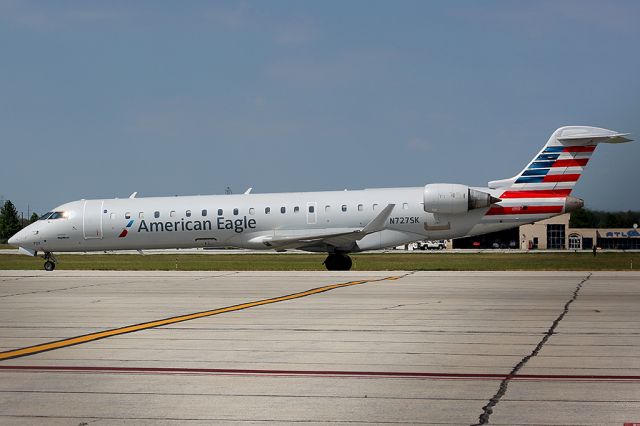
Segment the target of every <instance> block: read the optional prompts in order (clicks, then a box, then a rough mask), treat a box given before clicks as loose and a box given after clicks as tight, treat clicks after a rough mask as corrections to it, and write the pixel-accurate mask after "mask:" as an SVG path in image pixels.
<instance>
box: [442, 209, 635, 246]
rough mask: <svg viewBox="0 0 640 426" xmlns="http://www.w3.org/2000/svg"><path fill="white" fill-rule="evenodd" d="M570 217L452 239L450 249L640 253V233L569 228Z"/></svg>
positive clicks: (554, 218)
mask: <svg viewBox="0 0 640 426" xmlns="http://www.w3.org/2000/svg"><path fill="white" fill-rule="evenodd" d="M569 218H570V214H569V213H566V214H563V215H559V216H555V217H552V218H550V219H545V220H541V221H539V222H535V223H532V224H529V225H522V226H520V228H514V229H509V230H506V231H500V232H494V233H491V234H485V235H478V236H476V237H468V238H459V239H455V240H453V241H452V242H451V243H450V244H447V247H448V248H449V247H453V248H486V249H488V248H503V249H509V248H511V249H517V248H519V249H531V250H546V249H553V250H565V249H569V250H591V249H592V248H593V246H594V244H595V245H596V246H597V247H599V248H603V249H617V250H640V231H639V230H638V227H637V225H634V227H632V228H611V229H603V228H571V227H570V225H569Z"/></svg>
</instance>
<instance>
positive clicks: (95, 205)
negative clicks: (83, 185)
mask: <svg viewBox="0 0 640 426" xmlns="http://www.w3.org/2000/svg"><path fill="white" fill-rule="evenodd" d="M103 205H104V201H103V200H85V202H84V208H83V209H82V232H83V234H84V239H85V240H89V239H102V207H103Z"/></svg>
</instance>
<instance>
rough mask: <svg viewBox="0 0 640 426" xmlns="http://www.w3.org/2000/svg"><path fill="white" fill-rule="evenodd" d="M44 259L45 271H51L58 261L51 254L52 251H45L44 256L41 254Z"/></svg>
mask: <svg viewBox="0 0 640 426" xmlns="http://www.w3.org/2000/svg"><path fill="white" fill-rule="evenodd" d="M42 257H43V258H44V260H45V262H44V270H45V271H49V272H51V271H53V270H54V269H56V263H57V262H58V259H56V257H55V256H54V255H53V253H51V252H45V253H44V256H42Z"/></svg>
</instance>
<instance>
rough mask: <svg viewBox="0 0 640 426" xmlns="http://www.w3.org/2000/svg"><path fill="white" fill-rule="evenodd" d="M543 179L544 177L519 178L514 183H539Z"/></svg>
mask: <svg viewBox="0 0 640 426" xmlns="http://www.w3.org/2000/svg"><path fill="white" fill-rule="evenodd" d="M543 179H544V176H521V177H519V178H518V180H516V183H540V182H542V181H543Z"/></svg>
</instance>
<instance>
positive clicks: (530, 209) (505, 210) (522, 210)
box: [487, 206, 564, 216]
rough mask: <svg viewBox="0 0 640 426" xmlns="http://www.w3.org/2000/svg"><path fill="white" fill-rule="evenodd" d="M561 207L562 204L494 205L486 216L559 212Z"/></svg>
mask: <svg viewBox="0 0 640 426" xmlns="http://www.w3.org/2000/svg"><path fill="white" fill-rule="evenodd" d="M563 208H564V206H516V207H502V206H494V207H491V208H490V209H489V211H488V212H487V216H500V215H514V214H517V215H524V214H540V213H561V212H562V209H563Z"/></svg>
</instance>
